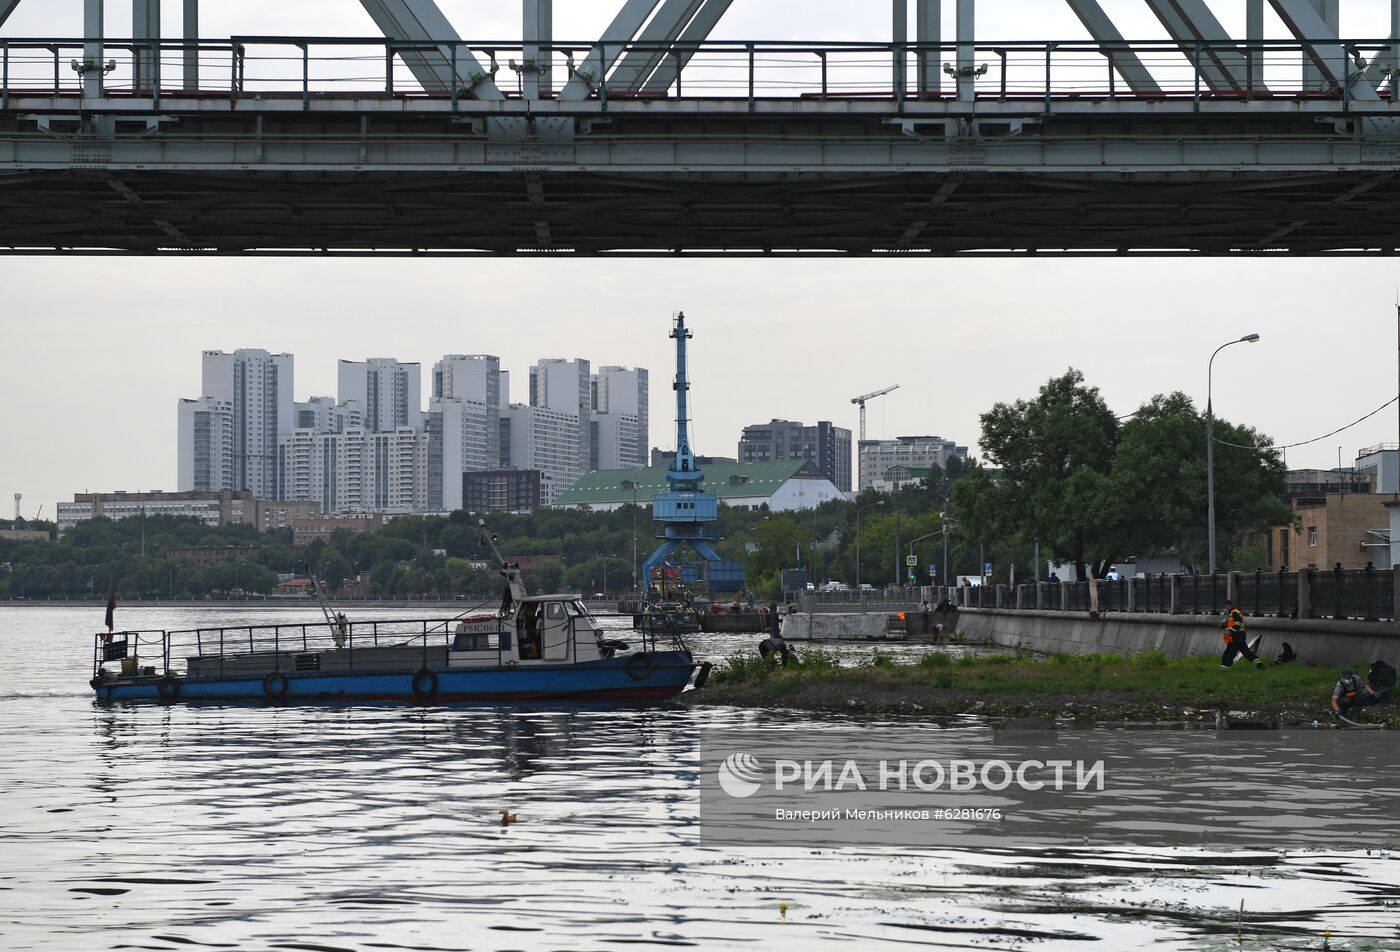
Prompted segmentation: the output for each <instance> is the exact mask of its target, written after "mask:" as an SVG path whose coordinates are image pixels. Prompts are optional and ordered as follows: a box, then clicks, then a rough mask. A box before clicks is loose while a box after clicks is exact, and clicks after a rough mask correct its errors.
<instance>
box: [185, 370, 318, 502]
mask: <svg viewBox="0 0 1400 952" xmlns="http://www.w3.org/2000/svg"><path fill="white" fill-rule="evenodd" d="M201 359H202V382H201V389H202V391H203V392H202V393H201V394H200V396H201V397H203V398H206V399H210V400H214V401H217V402H220V403H225V404H227V405H228V407H229V412H230V414H231V421H230V423H231V447H230V452H229V457H230V470H231V478H230V486H229V488H231V489H234V490H241V489H247V490H250V491H251V492H252V493H253V495H254V496H257V497H259V498H271V497H272V496H273V494H274V493H275V491H276V487H277V452H278V446H279V444H280V443H281V440H282V436H283V435H284V434H287V433H290V432H291V430H292V423H293V420H292V412H293V400H292V383H293V381H292V355H291V354H270V353H268V352H267V351H265V350H258V349H253V348H246V349H240V350H236V351H234V352H233V353H225V352H224V351H219V350H206V351H204V352H203V354H202V355H201ZM191 412H196V411H191ZM194 434H195V430H194V428H191V430H190V435H191V437H193V436H194ZM185 435H186V434H185V429H184V428H183V427H181V430H180V442H179V458H180V464H179V471H178V473H179V478H180V479H181V480H183V479H184V478H185V473H186V472H187V470H188V472H190V473H191V474H193V472H194V464H193V459H194V456H195V447H194V444H193V443H190V444H186V443H185V442H184V437H185ZM187 462H188V466H187ZM190 478H191V479H193V478H194V477H193V476H192V475H191V477H190ZM182 485H183V483H182Z"/></svg>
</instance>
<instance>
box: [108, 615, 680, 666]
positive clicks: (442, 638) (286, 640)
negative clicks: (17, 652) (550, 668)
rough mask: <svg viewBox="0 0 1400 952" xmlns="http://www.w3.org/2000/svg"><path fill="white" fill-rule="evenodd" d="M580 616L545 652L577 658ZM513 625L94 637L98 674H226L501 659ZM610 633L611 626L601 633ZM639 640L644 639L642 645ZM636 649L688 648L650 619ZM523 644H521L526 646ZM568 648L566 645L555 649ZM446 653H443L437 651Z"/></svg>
mask: <svg viewBox="0 0 1400 952" xmlns="http://www.w3.org/2000/svg"><path fill="white" fill-rule="evenodd" d="M463 620H465V621H466V622H467V626H468V627H467V631H466V632H464V633H461V632H458V631H457V624H458V622H459V621H463ZM581 621H582V620H581V619H579V618H578V617H575V616H571V617H570V618H569V619H568V626H567V629H566V632H567V635H566V638H567V642H566V644H564V645H559V644H557V643H556V642H553V641H551V636H553V635H555V632H554V631H551V630H549V629H546V630H545V631H544V632H543V633H542V639H541V642H540V646H539V647H540V655H541V658H540V659H535V658H529V659H525V658H522V660H558V661H568V662H573V661H576V660H578V659H577V652H576V650H575V648H576V646H577V644H578V638H579V636H580V635H591V634H592V631H591V629H589V628H588V627H587V626H584V625H581ZM514 634H515V633H514V631H513V628H512V626H511V625H509V624H508V622H507V620H506V619H503V618H497V617H492V616H485V617H483V616H477V618H476V619H474V620H473V619H462V618H448V619H422V618H418V619H403V620H379V619H376V620H370V621H358V622H356V621H350V620H348V619H347V620H345V621H343V622H337V623H330V622H325V621H315V622H297V623H291V624H282V625H237V626H224V627H218V628H189V629H183V630H177V631H158V630H154V631H121V632H113V633H112V634H110V635H109V634H108V633H106V632H101V633H98V634H96V635H94V636H93V676H94V677H96V676H97V675H98V672H99V670H101V669H102V667H103V665H104V664H110V663H112V662H117V661H125V660H127V659H131V667H132V668H133V669H134V671H133V672H132V673H136V674H139V673H140V671H141V669H142V668H143V667H146V666H148V665H149V666H154V665H155V662H156V659H159V671H158V673H161V674H164V673H166V672H174V673H180V671H181V669H184V670H185V671H186V672H188V667H187V666H188V665H189V663H190V662H191V661H204V660H206V659H208V660H210V661H217V662H218V667H217V670H216V671H211V672H209V673H213V674H222V673H223V667H224V662H225V661H233V660H236V659H239V658H248V657H253V656H262V657H266V658H267V659H268V660H269V662H270V664H271V668H272V670H274V671H282V670H286V671H295V670H297V665H298V664H299V663H309V662H307V661H305V660H303V661H302V662H299V661H298V658H299V657H301V658H303V659H306V658H307V657H308V656H317V657H319V656H320V655H321V654H322V653H325V652H337V653H338V657H341V658H343V660H344V663H345V668H346V670H347V671H353V670H354V669H355V658H356V652H360V653H361V654H363V652H365V651H366V650H369V649H384V648H404V649H413V650H414V651H415V652H419V653H421V663H422V664H423V665H425V666H426V665H427V664H428V662H429V660H430V659H431V658H433V657H437V658H443V659H445V658H446V657H447V652H448V651H454V650H455V651H469V652H473V653H474V656H475V657H477V658H479V659H483V660H489V654H487V653H488V652H489V653H494V654H495V655H496V659H495V660H496V664H498V665H500V664H504V663H505V662H506V661H507V660H509V659H508V658H507V656H508V655H509V656H510V659H513V658H514V651H515V648H514V644H513V640H512V639H513V636H514ZM600 634H601V635H602V636H607V635H608V634H609V633H608V632H601V633H600ZM637 642H640V644H637ZM629 646H630V647H631V648H632V649H633V650H640V651H649V652H653V651H658V650H662V651H665V650H673V649H682V650H683V649H684V648H685V642H684V640H683V638H682V637H681V633H680V632H679V631H678V630H676V628H675V627H674V625H670V624H666V623H664V622H660V623H656V624H649V625H647V626H646V627H645V628H644V629H639V630H638V631H636V632H635V633H629ZM522 647H523V645H522ZM560 648H563V649H564V650H563V651H560V650H558V649H560ZM439 652H441V654H439Z"/></svg>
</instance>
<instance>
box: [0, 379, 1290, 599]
mask: <svg viewBox="0 0 1400 952" xmlns="http://www.w3.org/2000/svg"><path fill="white" fill-rule="evenodd" d="M981 424H982V434H981V446H982V449H983V453H984V457H983V459H982V460H981V461H977V460H971V461H968V460H962V459H958V458H954V459H951V460H949V461H948V465H947V466H946V468H940V467H933V468H931V470H930V472H929V474H928V476H927V477H926V478H924V479H921V480H917V481H915V482H912V483H909V484H906V485H905V486H904V487H902V488H901V489H900V490H898V491H896V492H893V493H875V492H872V491H867V492H864V493H861V494H859V495H858V496H856V497H855V498H854V499H851V500H833V501H831V502H827V503H825V504H823V505H821V506H819V507H817V508H815V509H811V510H803V511H797V512H783V513H773V512H769V511H768V510H767V508H766V507H764V508H760V509H756V510H749V509H740V508H734V507H728V506H721V507H720V511H719V512H720V515H719V520H718V522H717V523H716V524H715V525H714V527H713V532H714V536H715V540H716V541H715V543H714V544H715V546H716V548H717V550H718V551H719V553H720V555H721V556H722V557H724V558H727V559H735V560H739V561H742V562H743V563H744V564H745V566H746V569H747V574H748V587H749V588H750V589H752V590H753V591H755V592H756V593H757V594H758V595H759V596H761V597H763V598H772V597H775V596H776V595H777V594H778V593H779V591H780V588H781V584H782V573H783V570H785V569H791V568H796V567H799V566H800V567H802V568H804V569H806V570H807V577H808V578H809V579H810V580H812V581H813V582H817V583H820V582H823V581H826V580H829V579H838V580H841V581H844V582H846V583H847V584H850V585H855V584H856V582H857V581H860V582H866V583H869V584H872V585H874V586H876V587H883V586H886V585H893V584H902V583H905V582H907V581H908V580H909V577H910V568H909V567H908V566H907V565H906V560H907V557H908V556H910V555H913V556H914V557H915V559H916V562H917V564H916V566H915V567H914V569H913V576H914V578H915V580H916V581H917V582H919V583H920V584H930V583H931V582H932V583H936V582H939V581H941V580H942V579H943V578H944V577H945V573H946V577H947V578H949V579H952V578H954V577H955V576H957V575H977V574H981V571H982V564H983V562H984V561H986V562H991V563H992V573H991V580H992V581H1006V580H1007V578H1008V577H1009V574H1010V571H1011V567H1012V566H1013V565H1014V566H1016V572H1017V575H1018V577H1019V578H1023V579H1024V578H1029V577H1030V576H1031V575H1032V573H1033V571H1034V569H1033V562H1034V552H1035V551H1036V546H1037V544H1039V550H1040V554H1041V557H1042V558H1043V559H1050V560H1054V561H1055V562H1057V563H1069V564H1072V565H1074V566H1075V571H1076V574H1077V575H1078V576H1079V577H1087V576H1088V575H1090V574H1093V575H1095V576H1099V577H1101V576H1102V575H1103V574H1104V573H1106V572H1107V571H1108V568H1109V567H1110V566H1111V565H1112V564H1113V563H1114V562H1118V561H1123V560H1125V559H1127V558H1130V557H1133V556H1144V555H1158V554H1163V553H1173V554H1175V555H1176V556H1177V557H1178V558H1180V559H1181V560H1182V562H1183V563H1184V564H1185V565H1187V566H1188V567H1194V566H1196V565H1199V564H1200V563H1201V562H1202V561H1203V559H1204V553H1205V549H1206V535H1205V509H1206V486H1205V483H1206V477H1205V435H1204V434H1205V420H1204V416H1203V414H1202V413H1201V412H1200V411H1199V410H1198V409H1197V408H1196V407H1195V405H1194V404H1193V403H1192V402H1191V401H1190V399H1189V398H1187V397H1186V396H1185V395H1184V394H1181V393H1172V394H1165V395H1158V396H1155V397H1153V398H1152V399H1150V400H1148V401H1147V402H1146V403H1144V404H1143V405H1142V406H1141V407H1139V408H1138V409H1137V411H1135V412H1134V413H1132V414H1130V415H1128V416H1127V417H1125V418H1123V419H1120V418H1119V417H1118V416H1116V415H1115V414H1114V413H1113V411H1112V410H1110V409H1109V407H1108V406H1107V404H1106V403H1105V401H1104V400H1103V398H1102V396H1101V395H1100V394H1099V391H1098V389H1097V388H1094V387H1091V386H1088V385H1087V384H1086V383H1085V381H1084V378H1083V375H1082V374H1081V373H1080V372H1079V371H1077V370H1073V369H1071V370H1069V371H1067V372H1066V373H1065V374H1063V375H1061V376H1059V377H1056V378H1053V379H1051V380H1050V381H1048V382H1047V383H1046V384H1045V385H1044V386H1042V387H1041V388H1040V390H1039V392H1038V394H1037V395H1036V396H1035V397H1034V398H1031V399H1023V400H1017V401H1014V402H1012V403H998V404H996V405H995V406H993V407H992V408H991V409H990V410H988V411H987V412H986V413H984V414H982V416H981ZM1215 430H1216V435H1217V439H1218V440H1219V441H1220V443H1219V444H1218V445H1217V447H1216V510H1217V532H1218V539H1217V544H1218V547H1219V550H1220V552H1221V553H1222V554H1223V558H1222V559H1221V562H1222V564H1224V565H1226V566H1227V567H1229V568H1240V569H1249V568H1255V567H1257V565H1258V564H1259V562H1260V560H1261V558H1262V553H1260V552H1259V551H1258V550H1257V549H1254V548H1251V547H1249V546H1246V545H1244V544H1243V542H1244V540H1245V539H1246V537H1247V535H1248V533H1250V532H1251V531H1255V530H1260V529H1264V528H1267V527H1269V526H1274V525H1281V524H1286V523H1287V522H1288V521H1289V519H1290V513H1289V510H1288V508H1287V506H1286V505H1285V504H1284V502H1283V493H1284V473H1285V469H1284V464H1283V460H1282V456H1281V454H1280V453H1279V451H1278V450H1277V449H1275V448H1274V446H1273V444H1272V442H1271V441H1270V440H1269V439H1268V438H1267V437H1265V436H1263V435H1262V434H1259V433H1258V432H1256V431H1255V430H1254V429H1252V428H1250V427H1247V426H1242V425H1236V424H1232V423H1230V422H1228V421H1225V420H1218V419H1217V421H1216V424H1215ZM1232 444H1233V445H1232ZM485 518H486V521H487V531H489V532H490V533H491V534H493V535H494V536H495V537H496V539H497V544H498V546H499V547H500V549H501V551H502V552H503V553H505V554H506V555H507V556H547V557H550V558H549V559H546V560H545V561H543V562H542V563H541V564H539V565H537V566H536V567H534V568H533V569H532V570H531V571H530V572H528V573H527V579H526V581H527V584H529V585H530V586H531V588H532V590H535V591H557V590H561V589H563V588H566V587H567V588H569V589H571V590H573V591H577V592H583V593H585V594H596V593H606V594H608V595H617V594H621V593H624V592H627V591H631V590H632V589H633V583H634V574H635V572H636V571H637V566H638V565H639V563H640V562H643V561H645V559H646V557H647V555H648V554H649V553H650V552H651V550H652V548H653V547H654V546H655V545H656V537H657V534H658V532H657V528H656V526H655V524H654V523H653V522H652V521H651V516H650V510H649V509H648V508H647V507H644V506H642V507H636V506H632V505H626V506H623V507H622V508H621V509H618V510H613V511H609V512H602V511H596V512H595V511H588V510H577V509H568V510H564V509H541V510H538V511H536V512H533V513H529V514H527V515H512V514H505V513H491V514H487V515H486V517H485ZM0 525H4V526H8V523H5V522H4V521H3V520H0ZM857 525H859V530H858V531H857ZM22 527H25V528H45V529H48V530H49V531H51V532H52V529H53V524H52V523H40V522H32V521H31V522H29V523H26V524H24V525H23V526H22ZM945 533H946V541H947V558H946V564H944V563H945V558H944V539H945ZM187 546H251V547H252V551H251V552H250V553H249V555H248V557H247V558H240V559H233V560H228V561H224V562H217V563H214V564H211V565H207V566H200V565H198V564H196V563H195V562H194V561H193V560H191V559H174V560H168V559H166V557H165V551H166V549H167V547H187ZM482 563H487V565H488V568H485V569H483V568H481V567H480V566H481V564H482ZM366 572H367V573H368V576H369V582H368V594H370V595H372V596H379V597H405V596H414V595H425V594H439V595H447V596H456V595H462V596H466V597H481V598H483V599H485V598H489V597H491V596H492V595H493V594H494V593H496V592H497V591H498V590H499V585H500V581H499V577H498V576H497V574H496V572H495V571H494V564H493V563H492V558H491V553H490V547H489V545H487V544H486V540H485V539H484V538H483V534H482V529H481V528H480V526H479V525H478V516H476V515H475V514H471V513H467V512H454V513H452V514H451V515H450V516H446V517H438V516H408V517H402V518H397V519H393V520H391V521H389V522H388V523H386V524H385V525H384V527H383V528H382V529H380V530H379V531H375V532H364V533H352V532H348V531H344V530H341V531H337V532H335V533H333V534H332V536H331V537H330V538H329V539H328V540H319V539H318V540H316V541H314V542H312V543H311V544H309V545H307V546H304V547H293V546H292V539H291V531H290V530H277V531H273V532H268V533H265V534H259V533H258V532H257V530H256V529H255V528H254V527H252V526H222V527H217V528H211V527H209V526H206V525H204V524H202V523H200V522H199V521H198V520H195V519H192V518H178V517H172V516H149V517H147V518H144V519H135V518H133V519H125V520H120V521H115V522H114V521H111V520H107V519H95V520H91V521H88V522H84V523H80V524H79V525H78V526H76V527H74V528H73V529H71V530H69V531H68V532H66V533H64V535H63V536H62V538H61V539H57V540H56V541H49V542H19V541H14V540H4V539H0V598H73V597H83V596H88V595H91V596H94V597H100V596H104V595H105V594H106V592H107V591H108V589H109V587H111V588H113V589H115V590H116V591H118V592H120V593H121V594H122V595H123V597H128V598H132V597H140V598H201V597H204V596H226V595H229V594H230V593H236V592H245V593H251V594H267V593H270V592H272V591H273V590H275V588H276V586H277V583H278V575H279V574H297V575H305V574H307V573H314V574H315V575H316V576H317V577H319V578H320V579H322V580H323V581H324V583H325V584H326V585H327V587H329V588H331V589H339V588H342V587H343V586H346V585H349V584H350V583H351V582H353V581H354V580H356V579H357V578H358V577H359V576H360V574H361V573H366Z"/></svg>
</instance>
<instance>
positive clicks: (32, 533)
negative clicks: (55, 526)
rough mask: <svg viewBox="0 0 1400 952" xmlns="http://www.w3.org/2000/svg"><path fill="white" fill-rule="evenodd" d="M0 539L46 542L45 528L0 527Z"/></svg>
mask: <svg viewBox="0 0 1400 952" xmlns="http://www.w3.org/2000/svg"><path fill="white" fill-rule="evenodd" d="M0 539H4V540H6V541H7V542H48V541H49V533H48V530H47V529H0Z"/></svg>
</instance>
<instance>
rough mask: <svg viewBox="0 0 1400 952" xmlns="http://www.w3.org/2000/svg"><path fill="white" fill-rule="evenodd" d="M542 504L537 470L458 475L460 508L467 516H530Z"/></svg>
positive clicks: (511, 470) (492, 471)
mask: <svg viewBox="0 0 1400 952" xmlns="http://www.w3.org/2000/svg"><path fill="white" fill-rule="evenodd" d="M542 501H543V500H542V496H541V493H540V471H539V470H537V469H495V470H491V471H490V472H484V473H463V474H462V508H463V509H465V510H467V511H468V512H531V511H533V510H535V509H538V508H539V507H540V505H541V504H542Z"/></svg>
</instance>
